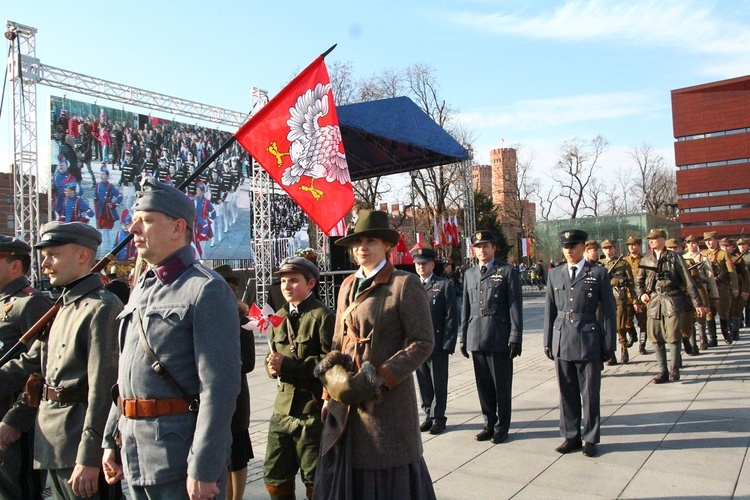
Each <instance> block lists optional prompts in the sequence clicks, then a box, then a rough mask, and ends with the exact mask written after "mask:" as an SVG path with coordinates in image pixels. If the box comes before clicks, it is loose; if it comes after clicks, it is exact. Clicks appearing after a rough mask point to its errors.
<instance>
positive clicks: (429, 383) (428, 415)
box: [412, 248, 458, 434]
mask: <svg viewBox="0 0 750 500" xmlns="http://www.w3.org/2000/svg"><path fill="white" fill-rule="evenodd" d="M412 257H413V258H414V266H415V267H416V269H417V274H418V275H419V279H420V280H421V281H422V286H424V289H425V290H426V291H427V298H428V299H429V301H430V312H431V315H432V328H433V332H434V333H435V345H434V347H433V348H432V354H431V355H430V357H429V358H428V359H427V361H425V362H424V363H422V365H421V366H420V367H419V368H417V383H418V384H419V393H420V396H421V397H422V409H423V410H424V413H425V419H424V422H422V424H421V425H420V426H419V429H420V430H421V431H422V432H427V431H429V432H430V434H440V433H441V432H443V431H444V430H445V422H446V418H445V407H446V405H447V401H448V356H450V355H451V354H453V351H455V350H456V335H457V334H458V301H457V300H456V292H455V290H454V288H453V282H452V281H451V280H449V279H447V278H443V277H440V276H436V275H435V274H434V273H433V271H434V270H435V258H436V257H437V254H436V253H435V251H434V250H432V249H430V248H417V249H415V250H414V251H413V252H412Z"/></svg>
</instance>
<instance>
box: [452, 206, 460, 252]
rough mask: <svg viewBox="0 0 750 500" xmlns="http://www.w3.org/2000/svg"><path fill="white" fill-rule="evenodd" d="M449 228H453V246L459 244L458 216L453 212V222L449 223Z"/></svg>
mask: <svg viewBox="0 0 750 500" xmlns="http://www.w3.org/2000/svg"><path fill="white" fill-rule="evenodd" d="M451 229H453V246H456V247H457V246H460V245H461V237H460V236H459V235H458V217H457V216H456V214H453V224H452V225H451Z"/></svg>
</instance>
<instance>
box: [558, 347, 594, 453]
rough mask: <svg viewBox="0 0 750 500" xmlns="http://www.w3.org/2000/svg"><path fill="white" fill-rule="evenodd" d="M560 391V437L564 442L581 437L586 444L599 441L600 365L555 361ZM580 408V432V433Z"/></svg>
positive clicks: (584, 362) (590, 362)
mask: <svg viewBox="0 0 750 500" xmlns="http://www.w3.org/2000/svg"><path fill="white" fill-rule="evenodd" d="M555 369H556V371H557V383H558V386H559V388H560V434H561V435H562V437H564V438H565V439H577V438H579V437H581V438H582V439H583V440H584V441H586V442H587V443H598V442H599V431H600V429H599V426H600V423H601V422H600V417H599V391H600V389H601V385H602V372H601V362H599V361H565V360H562V359H560V358H555ZM581 407H583V432H581Z"/></svg>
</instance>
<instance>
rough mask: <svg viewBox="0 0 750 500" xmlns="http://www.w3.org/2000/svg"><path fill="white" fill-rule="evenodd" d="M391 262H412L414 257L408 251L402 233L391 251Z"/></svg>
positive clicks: (396, 263)
mask: <svg viewBox="0 0 750 500" xmlns="http://www.w3.org/2000/svg"><path fill="white" fill-rule="evenodd" d="M391 264H393V265H394V266H395V265H408V264H414V258H413V257H412V256H411V252H409V247H407V246H406V242H405V241H404V235H403V234H402V235H401V237H400V238H399V239H398V243H396V247H395V248H394V249H393V252H391Z"/></svg>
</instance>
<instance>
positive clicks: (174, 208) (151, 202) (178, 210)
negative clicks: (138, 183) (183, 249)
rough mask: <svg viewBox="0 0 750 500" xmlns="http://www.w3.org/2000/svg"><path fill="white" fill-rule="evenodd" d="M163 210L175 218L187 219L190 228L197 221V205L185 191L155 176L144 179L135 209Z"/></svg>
mask: <svg viewBox="0 0 750 500" xmlns="http://www.w3.org/2000/svg"><path fill="white" fill-rule="evenodd" d="M136 210H143V211H144V212H161V213H163V214H167V215H169V216H170V217H174V218H175V219H185V222H187V226H188V227H189V228H192V227H193V222H195V206H194V205H193V202H192V201H191V200H190V198H188V197H187V196H186V195H185V193H183V192H182V191H180V190H179V189H177V188H176V187H173V186H170V185H168V184H164V183H162V182H159V181H157V180H156V179H154V178H153V177H148V178H146V180H145V181H143V186H142V187H141V190H140V191H138V192H137V193H136V195H135V202H134V203H133V211H136Z"/></svg>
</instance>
